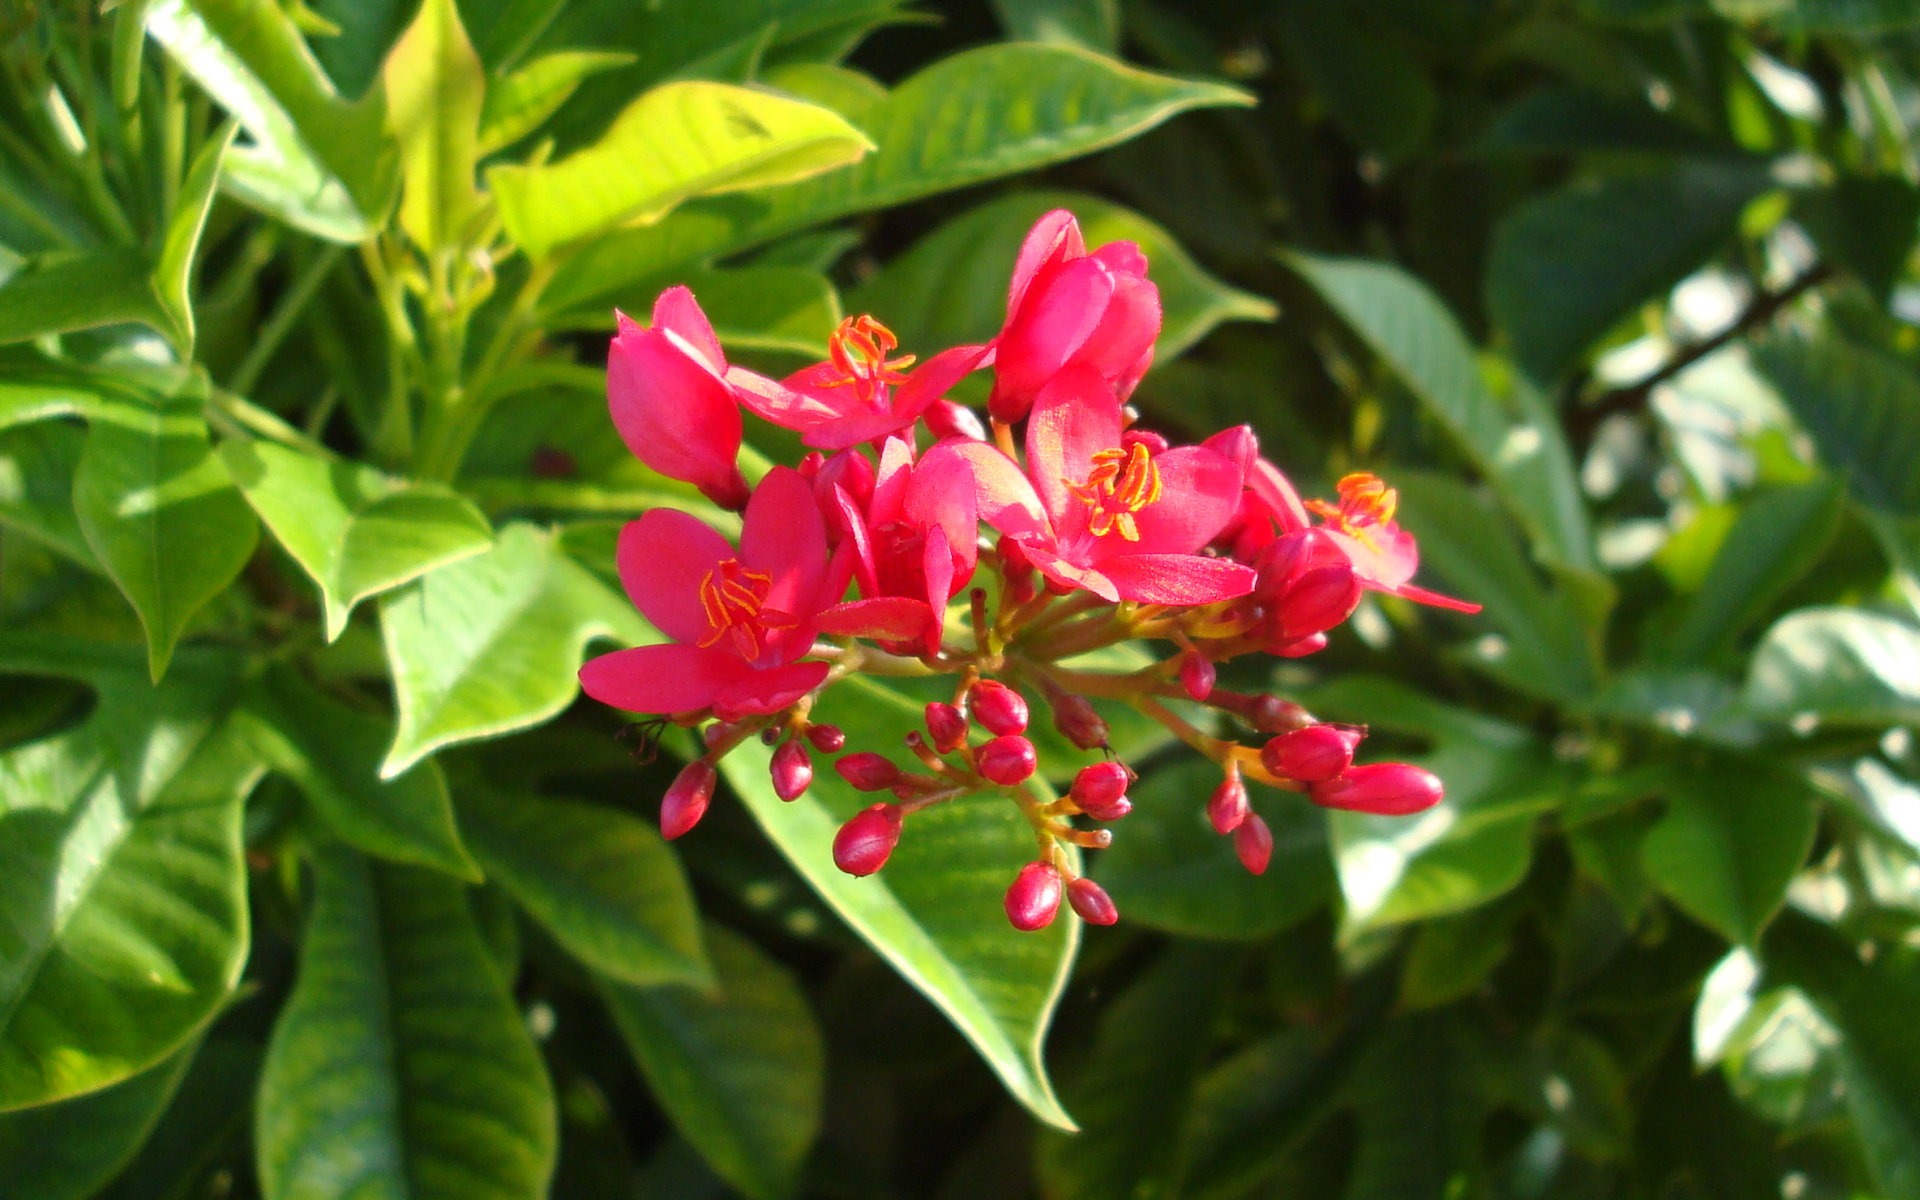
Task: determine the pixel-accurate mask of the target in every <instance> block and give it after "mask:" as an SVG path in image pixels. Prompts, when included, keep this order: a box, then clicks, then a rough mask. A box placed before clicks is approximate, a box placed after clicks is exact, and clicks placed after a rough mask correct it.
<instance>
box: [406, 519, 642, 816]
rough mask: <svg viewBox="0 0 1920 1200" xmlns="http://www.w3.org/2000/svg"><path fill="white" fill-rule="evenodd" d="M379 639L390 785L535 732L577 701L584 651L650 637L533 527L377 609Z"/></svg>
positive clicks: (513, 530)
mask: <svg viewBox="0 0 1920 1200" xmlns="http://www.w3.org/2000/svg"><path fill="white" fill-rule="evenodd" d="M380 628H381V634H382V636H383V637H384V639H385V641H386V646H387V662H388V663H389V664H390V665H391V666H392V668H393V689H394V696H395V699H396V701H397V703H398V706H399V710H400V726H399V729H398V730H397V731H396V732H395V734H394V738H393V745H392V747H391V748H390V749H389V750H388V751H387V757H386V761H385V762H384V763H383V764H382V765H381V767H380V774H381V776H382V777H383V778H388V779H391V778H393V777H394V776H395V775H398V774H400V773H401V772H403V771H405V770H406V769H407V768H409V767H411V766H412V765H413V764H415V763H417V762H419V761H420V760H421V759H423V758H425V757H426V756H427V755H429V754H432V753H433V752H434V751H435V750H438V749H439V748H440V747H442V746H447V745H451V744H453V743H455V742H464V741H472V740H473V739H475V738H483V737H492V736H494V735H496V734H502V733H508V732H511V731H513V730H515V729H524V728H526V727H527V726H529V725H538V724H539V723H540V722H542V721H545V720H546V719H548V718H549V717H552V716H554V715H555V714H556V713H558V712H559V711H560V710H561V709H563V708H565V707H566V706H567V705H568V704H569V703H571V702H572V700H573V698H574V696H575V695H576V694H577V693H578V692H579V688H580V685H579V680H578V678H577V677H576V673H577V671H578V670H579V665H580V656H581V652H582V651H583V650H585V648H586V645H587V643H588V642H590V641H592V640H593V639H594V638H598V637H607V638H617V639H618V640H620V641H622V642H625V643H627V644H633V643H635V642H640V641H644V640H646V635H647V628H646V624H645V622H643V621H642V620H641V619H640V617H639V615H638V614H637V613H635V612H634V611H633V606H632V605H630V604H628V603H627V601H626V600H625V599H624V598H623V597H621V596H619V595H617V594H615V593H614V592H613V591H611V590H610V589H608V588H607V587H606V585H604V584H602V583H601V582H600V581H599V580H598V579H595V578H594V577H593V575H592V573H591V572H589V571H588V570H587V569H586V568H585V567H582V566H581V565H580V564H578V563H576V562H574V561H573V560H572V559H569V558H567V557H566V556H564V555H562V554H561V553H560V552H559V551H558V549H557V548H556V547H555V546H554V542H553V537H552V535H551V534H547V533H543V532H541V531H540V530H538V529H535V528H534V527H533V526H531V525H509V526H507V527H506V528H504V529H502V530H501V531H500V535H499V537H498V538H497V539H496V540H495V542H494V545H493V549H491V550H489V551H488V552H487V553H485V554H481V555H477V556H475V557H473V558H466V559H462V560H461V561H459V562H456V563H453V564H451V565H449V566H444V567H441V568H439V569H438V570H436V571H433V572H431V573H429V574H428V575H427V576H426V577H425V578H423V579H421V580H420V581H419V582H418V583H416V584H414V585H413V586H411V587H409V588H407V589H406V590H405V591H401V592H396V593H393V594H391V595H388V596H384V597H382V598H381V601H380Z"/></svg>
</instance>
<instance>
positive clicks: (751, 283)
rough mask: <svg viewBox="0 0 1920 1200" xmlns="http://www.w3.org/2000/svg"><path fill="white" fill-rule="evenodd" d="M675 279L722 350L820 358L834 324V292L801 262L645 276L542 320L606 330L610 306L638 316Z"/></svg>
mask: <svg viewBox="0 0 1920 1200" xmlns="http://www.w3.org/2000/svg"><path fill="white" fill-rule="evenodd" d="M674 284H684V285H686V286H687V287H689V288H691V289H693V294H694V295H695V296H697V297H699V299H700V308H701V310H702V311H704V312H705V313H706V314H707V320H708V321H710V322H712V324H713V331H714V333H715V334H716V335H717V336H718V337H719V338H720V342H721V344H722V345H723V346H725V347H727V349H728V351H729V352H734V351H740V350H774V351H782V352H785V353H788V354H798V355H803V356H805V357H808V358H825V357H826V353H827V337H828V335H829V334H831V333H832V332H833V328H834V326H835V325H838V324H839V323H840V317H841V309H840V296H839V293H837V292H836V291H834V287H833V283H832V282H831V281H830V280H829V279H828V278H827V277H826V276H825V275H824V274H822V273H821V272H819V271H815V270H811V269H808V268H806V267H788V266H760V265H754V266H749V267H727V268H722V269H707V268H700V269H697V270H689V271H681V272H677V273H675V274H674V275H672V276H661V277H660V278H658V279H652V280H647V281H645V282H644V283H640V284H636V285H635V286H634V287H633V288H631V289H630V290H623V291H622V292H621V293H620V294H619V295H617V296H613V297H610V299H611V301H612V303H611V304H602V303H595V304H593V305H592V306H590V307H587V308H582V309H577V310H575V311H573V312H570V313H559V314H556V315H554V316H553V317H552V318H550V319H549V321H548V324H550V325H555V326H559V327H562V328H572V329H594V330H606V331H608V332H611V331H612V330H613V327H614V317H613V312H614V309H615V308H621V309H624V310H626V311H628V312H630V313H634V314H644V313H646V312H647V311H648V310H649V309H651V308H652V307H653V300H654V297H656V296H658V295H659V294H660V292H661V291H663V290H665V289H666V288H669V287H672V286H673V285H674ZM595 374H596V376H598V372H596V373H595ZM605 390H606V384H605V380H604V379H600V380H599V385H598V387H596V389H595V391H596V393H601V392H604V391H605ZM598 407H601V408H604V407H605V405H604V404H602V405H600V406H598Z"/></svg>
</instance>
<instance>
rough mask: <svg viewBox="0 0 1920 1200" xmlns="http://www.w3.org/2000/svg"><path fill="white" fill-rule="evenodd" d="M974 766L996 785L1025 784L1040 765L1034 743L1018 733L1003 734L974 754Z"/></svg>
mask: <svg viewBox="0 0 1920 1200" xmlns="http://www.w3.org/2000/svg"><path fill="white" fill-rule="evenodd" d="M973 761H974V766H976V767H977V768H979V771H980V774H982V775H984V776H986V777H987V779H989V780H991V781H992V782H994V783H999V784H1005V785H1007V786H1012V785H1013V784H1016V783H1025V782H1026V781H1027V780H1028V779H1030V778H1032V776H1033V769H1034V767H1035V766H1036V765H1038V763H1039V756H1038V755H1037V754H1036V753H1035V752H1034V749H1033V743H1032V742H1030V741H1028V740H1027V739H1026V738H1024V737H1022V736H1020V735H1019V734H1017V733H1009V734H1003V735H1002V736H1000V737H997V738H994V739H993V740H992V741H990V742H988V743H986V744H985V745H983V746H981V747H980V749H978V750H977V751H975V752H974V759H973Z"/></svg>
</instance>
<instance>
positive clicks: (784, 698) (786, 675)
mask: <svg viewBox="0 0 1920 1200" xmlns="http://www.w3.org/2000/svg"><path fill="white" fill-rule="evenodd" d="M827 670H828V667H827V664H826V663H823V662H798V663H790V664H788V665H787V666H784V667H772V668H769V669H767V670H749V671H748V672H747V673H746V674H745V675H742V676H740V677H738V678H737V679H735V680H734V681H733V682H732V683H731V684H729V685H728V687H727V689H726V691H725V692H724V693H722V694H721V695H720V696H719V697H718V698H716V699H715V700H714V702H713V711H714V714H715V715H716V716H718V717H720V718H721V719H722V720H728V721H731V720H735V719H737V718H739V717H744V716H747V715H749V714H752V713H776V712H779V711H780V710H781V709H783V708H785V707H787V706H788V705H789V704H792V703H793V702H794V701H796V700H798V699H800V697H802V696H804V695H806V694H807V693H808V692H810V691H812V690H813V689H814V688H817V687H819V686H820V685H821V684H822V683H823V682H825V681H826V678H827Z"/></svg>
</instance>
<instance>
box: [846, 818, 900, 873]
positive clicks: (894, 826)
mask: <svg viewBox="0 0 1920 1200" xmlns="http://www.w3.org/2000/svg"><path fill="white" fill-rule="evenodd" d="M900 823H901V815H900V810H899V809H898V808H896V807H895V806H893V805H891V804H876V805H874V806H873V807H871V808H863V809H861V810H860V811H859V812H857V813H855V814H854V815H853V818H852V819H851V820H849V821H848V822H847V823H846V824H845V825H842V826H841V827H840V832H839V833H836V834H834V835H833V865H834V866H836V867H839V868H840V869H841V870H842V871H845V872H846V873H847V874H849V875H871V874H873V873H874V872H875V871H878V870H879V869H880V868H881V867H884V866H886V865H887V857H888V856H889V855H891V854H892V853H893V848H894V847H895V846H897V845H899V844H900Z"/></svg>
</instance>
